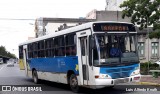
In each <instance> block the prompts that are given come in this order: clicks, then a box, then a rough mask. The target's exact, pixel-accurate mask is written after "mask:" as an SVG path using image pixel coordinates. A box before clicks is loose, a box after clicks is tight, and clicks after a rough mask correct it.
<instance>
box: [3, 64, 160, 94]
mask: <svg viewBox="0 0 160 94" xmlns="http://www.w3.org/2000/svg"><path fill="white" fill-rule="evenodd" d="M0 85H23V86H25V85H34V86H35V85H36V84H34V83H33V81H32V79H31V78H27V77H26V76H25V74H24V71H20V70H19V68H18V65H17V64H15V66H14V67H7V66H6V65H5V64H3V65H0ZM39 85H40V86H42V87H43V89H47V90H50V91H41V92H28V91H25V92H21V91H12V92H10V91H6V92H4V91H1V92H0V94H64V93H65V94H72V93H73V92H72V91H70V89H69V87H68V85H64V84H59V83H54V82H49V81H42V82H41V84H39ZM147 88H149V89H152V90H156V89H157V90H158V89H159V90H160V88H159V87H154V86H139V85H138V86H137V85H135V84H133V83H131V84H123V85H118V86H115V87H114V88H113V89H109V88H104V89H98V90H92V89H86V88H83V89H82V92H81V94H83V93H90V94H160V92H155V91H147V92H146V91H143V90H145V89H147ZM43 89H42V90H43ZM135 89H136V90H138V89H139V90H141V91H135ZM126 90H128V91H126Z"/></svg>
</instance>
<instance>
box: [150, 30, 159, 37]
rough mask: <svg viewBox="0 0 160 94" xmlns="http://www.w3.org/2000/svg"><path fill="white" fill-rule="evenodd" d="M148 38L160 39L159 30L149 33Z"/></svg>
mask: <svg viewBox="0 0 160 94" xmlns="http://www.w3.org/2000/svg"><path fill="white" fill-rule="evenodd" d="M149 38H150V39H152V38H158V39H159V38H160V29H157V30H155V31H154V32H151V33H149Z"/></svg>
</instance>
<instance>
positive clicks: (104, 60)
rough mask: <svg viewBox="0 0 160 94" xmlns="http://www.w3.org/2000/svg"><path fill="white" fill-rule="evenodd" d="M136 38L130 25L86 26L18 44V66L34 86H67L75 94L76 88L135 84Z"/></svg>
mask: <svg viewBox="0 0 160 94" xmlns="http://www.w3.org/2000/svg"><path fill="white" fill-rule="evenodd" d="M136 35H137V32H136V30H135V26H134V25H133V24H131V23H125V22H108V21H107V22H105V21H100V22H90V23H85V24H82V25H79V26H75V27H71V28H68V29H65V30H61V31H58V32H55V33H53V34H50V35H45V36H42V37H39V38H35V39H33V40H28V41H26V42H24V43H21V44H20V45H19V59H20V60H19V61H20V62H19V64H20V66H21V67H22V66H23V65H24V68H21V69H25V73H26V75H27V76H29V77H32V78H33V81H34V82H35V83H38V82H39V79H44V80H49V81H54V82H58V83H64V84H69V85H70V87H71V89H72V90H73V91H75V92H76V91H78V90H79V86H82V87H88V88H93V89H97V88H103V87H107V86H108V87H113V86H114V85H117V84H119V83H127V82H136V81H139V80H140V78H141V75H140V64H139V58H138V52H137V38H136ZM113 47H117V48H114V49H113ZM117 49H118V50H117Z"/></svg>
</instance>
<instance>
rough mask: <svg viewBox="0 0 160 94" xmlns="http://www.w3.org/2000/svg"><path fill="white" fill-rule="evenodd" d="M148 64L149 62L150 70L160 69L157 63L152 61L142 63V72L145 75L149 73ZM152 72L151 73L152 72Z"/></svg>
mask: <svg viewBox="0 0 160 94" xmlns="http://www.w3.org/2000/svg"><path fill="white" fill-rule="evenodd" d="M148 64H149V70H160V67H159V65H158V64H156V63H151V62H145V63H141V64H140V72H141V74H143V75H146V74H148ZM150 74H151V73H150Z"/></svg>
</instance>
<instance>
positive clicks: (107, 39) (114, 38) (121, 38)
mask: <svg viewBox="0 0 160 94" xmlns="http://www.w3.org/2000/svg"><path fill="white" fill-rule="evenodd" d="M136 43H137V42H136V34H107V35H106V34H96V35H95V45H96V46H95V47H94V51H93V56H94V65H119V64H131V63H138V62H139V60H138V54H137V48H136V47H137V46H136ZM96 54H97V55H96Z"/></svg>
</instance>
